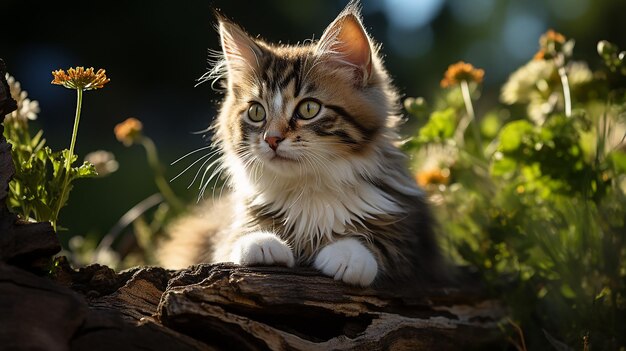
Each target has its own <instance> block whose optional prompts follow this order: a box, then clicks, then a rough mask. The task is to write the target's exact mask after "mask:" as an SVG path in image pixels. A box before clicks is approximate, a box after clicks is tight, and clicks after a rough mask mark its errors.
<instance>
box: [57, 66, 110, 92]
mask: <svg viewBox="0 0 626 351" xmlns="http://www.w3.org/2000/svg"><path fill="white" fill-rule="evenodd" d="M105 73H106V71H105V70H103V69H102V68H101V69H99V70H98V72H94V71H93V67H90V68H87V69H85V68H84V67H76V68H70V69H68V70H67V73H65V71H64V70H62V69H60V70H57V71H52V76H54V79H53V80H52V82H50V83H51V84H57V85H62V86H64V87H66V88H68V89H77V90H79V89H80V90H93V89H100V88H102V87H103V86H104V85H105V84H106V83H108V82H109V78H107V76H106V74H105Z"/></svg>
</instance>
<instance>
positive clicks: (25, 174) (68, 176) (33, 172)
mask: <svg viewBox="0 0 626 351" xmlns="http://www.w3.org/2000/svg"><path fill="white" fill-rule="evenodd" d="M52 74H53V76H54V80H53V81H52V84H59V85H63V86H65V87H66V88H68V89H74V90H76V92H77V104H76V115H75V118H74V128H73V132H72V137H71V142H70V148H69V149H65V150H62V151H53V150H52V149H50V148H49V147H47V146H45V143H46V141H45V139H44V138H43V131H42V130H40V131H38V132H37V133H36V134H35V135H34V136H33V135H32V133H31V130H30V125H29V123H28V121H29V119H35V118H36V115H37V112H38V111H39V108H38V105H37V104H36V102H33V101H30V100H29V99H26V96H27V94H26V92H22V91H21V87H20V85H19V83H18V82H16V81H15V79H13V78H10V77H7V78H9V79H8V81H9V83H10V85H11V94H12V96H13V97H14V99H16V100H17V101H18V104H19V106H18V110H17V111H15V112H13V113H12V114H9V115H7V116H6V118H5V120H4V135H5V137H6V138H7V140H8V142H9V143H11V145H12V152H11V155H12V157H13V163H14V166H15V175H14V177H13V180H12V181H11V183H10V184H9V188H10V195H9V199H8V202H9V206H10V207H11V208H13V209H14V210H15V211H17V212H18V214H19V215H20V216H21V217H22V218H23V219H25V220H27V219H33V220H35V221H39V222H42V221H49V222H50V223H52V225H53V227H54V229H55V230H57V229H58V219H59V212H60V211H61V208H62V207H63V206H64V205H65V204H66V203H67V200H68V198H69V193H70V191H71V189H72V182H73V181H74V180H76V179H80V178H89V177H93V176H96V175H97V172H96V169H95V167H94V165H93V164H91V163H90V162H84V163H83V164H82V165H80V166H76V167H73V166H72V165H73V164H74V162H76V160H77V159H78V157H77V156H76V155H75V154H74V147H75V145H76V137H77V135H78V124H79V121H80V111H81V106H82V96H83V91H84V90H92V89H98V88H102V87H103V86H104V84H106V83H107V82H108V81H109V79H108V78H107V77H106V75H105V72H104V70H99V71H98V72H95V73H94V71H93V68H89V69H87V70H85V69H84V68H83V67H77V68H76V69H74V68H70V69H69V70H68V72H67V73H66V72H65V71H63V70H58V71H54V72H52ZM33 103H34V104H33Z"/></svg>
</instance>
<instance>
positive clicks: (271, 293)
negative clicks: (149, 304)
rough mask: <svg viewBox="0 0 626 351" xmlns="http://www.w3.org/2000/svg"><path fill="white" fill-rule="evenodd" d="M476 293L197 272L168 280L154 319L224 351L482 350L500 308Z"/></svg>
mask: <svg viewBox="0 0 626 351" xmlns="http://www.w3.org/2000/svg"><path fill="white" fill-rule="evenodd" d="M479 291H480V290H478V289H477V287H476V286H471V285H463V286H445V285H444V286H442V285H439V286H427V287H422V288H420V289H401V290H395V291H378V290H375V289H361V288H356V287H351V286H347V285H345V284H343V283H339V282H337V281H334V280H332V279H330V278H327V277H324V276H322V275H320V274H319V273H318V272H316V271H314V270H312V269H304V268H300V269H289V268H281V267H254V268H246V267H239V266H233V265H228V264H220V265H200V266H197V267H195V268H191V269H189V270H185V271H181V272H180V273H179V274H178V275H177V276H176V277H174V278H173V279H172V280H170V282H169V286H168V288H167V290H166V291H165V293H164V295H163V297H162V299H161V303H160V305H159V309H158V314H157V318H158V319H159V320H160V321H161V322H162V323H163V325H165V326H168V327H170V328H172V329H174V330H177V331H179V332H181V333H185V334H187V335H190V336H193V337H194V338H196V339H199V340H202V341H204V342H205V343H207V344H209V345H212V346H215V347H217V348H220V349H228V350H266V349H271V350H388V349H393V350H431V349H436V350H458V349H466V348H484V347H488V346H493V345H494V344H498V343H499V342H500V340H501V333H500V331H499V329H498V323H499V322H500V321H501V319H503V318H504V310H503V308H502V307H501V306H500V305H499V303H498V302H497V301H495V300H491V299H486V298H484V297H481V295H480V293H479Z"/></svg>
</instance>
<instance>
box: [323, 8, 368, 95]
mask: <svg viewBox="0 0 626 351" xmlns="http://www.w3.org/2000/svg"><path fill="white" fill-rule="evenodd" d="M317 54H318V56H322V57H327V58H328V59H330V60H332V61H335V62H338V63H340V64H344V65H348V66H352V67H354V68H355V69H356V72H357V78H358V79H359V80H360V82H361V83H363V84H365V83H367V81H368V79H369V77H370V75H371V73H372V48H371V43H370V39H369V37H368V35H367V33H366V32H365V29H364V28H363V25H362V24H361V19H360V13H359V9H358V6H357V5H356V3H354V2H351V3H350V4H348V6H347V7H346V8H345V9H344V10H343V11H342V12H341V13H340V14H339V16H337V18H336V19H335V20H334V21H333V22H332V23H331V24H330V25H329V26H328V28H326V30H325V31H324V34H323V35H322V38H321V39H320V41H319V42H318V44H317Z"/></svg>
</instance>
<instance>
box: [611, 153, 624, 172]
mask: <svg viewBox="0 0 626 351" xmlns="http://www.w3.org/2000/svg"><path fill="white" fill-rule="evenodd" d="M609 157H610V159H611V163H612V164H613V168H614V169H615V172H617V173H620V174H623V173H626V153H624V152H621V151H613V152H611V154H610V155H609Z"/></svg>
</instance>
